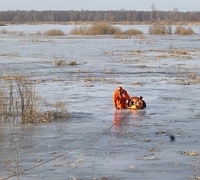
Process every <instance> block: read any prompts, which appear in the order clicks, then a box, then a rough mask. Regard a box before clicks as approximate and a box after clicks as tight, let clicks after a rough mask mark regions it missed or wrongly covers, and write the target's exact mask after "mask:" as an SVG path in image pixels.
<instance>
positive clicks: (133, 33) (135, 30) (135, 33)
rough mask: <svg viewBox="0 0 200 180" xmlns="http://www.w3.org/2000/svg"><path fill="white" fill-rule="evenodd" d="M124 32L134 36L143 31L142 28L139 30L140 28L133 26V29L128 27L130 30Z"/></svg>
mask: <svg viewBox="0 0 200 180" xmlns="http://www.w3.org/2000/svg"><path fill="white" fill-rule="evenodd" d="M124 34H127V35H129V36H132V35H142V34H143V32H142V31H140V30H138V29H134V28H132V29H128V30H126V31H124Z"/></svg>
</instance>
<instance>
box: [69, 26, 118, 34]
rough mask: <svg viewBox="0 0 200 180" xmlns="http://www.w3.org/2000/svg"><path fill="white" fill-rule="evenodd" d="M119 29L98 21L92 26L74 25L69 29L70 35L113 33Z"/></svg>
mask: <svg viewBox="0 0 200 180" xmlns="http://www.w3.org/2000/svg"><path fill="white" fill-rule="evenodd" d="M120 31H121V30H120V29H119V28H117V27H113V26H111V25H108V24H106V23H98V24H95V25H93V26H89V27H88V26H80V27H75V28H74V29H72V30H71V31H70V34H72V35H107V34H108V35H113V34H115V33H117V32H120Z"/></svg>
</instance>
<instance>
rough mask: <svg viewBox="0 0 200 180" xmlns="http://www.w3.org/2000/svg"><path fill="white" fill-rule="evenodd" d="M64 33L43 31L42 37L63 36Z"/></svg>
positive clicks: (54, 30) (57, 30)
mask: <svg viewBox="0 0 200 180" xmlns="http://www.w3.org/2000/svg"><path fill="white" fill-rule="evenodd" d="M64 35H65V33H64V32H63V31H61V30H60V29H51V30H48V31H44V36H64Z"/></svg>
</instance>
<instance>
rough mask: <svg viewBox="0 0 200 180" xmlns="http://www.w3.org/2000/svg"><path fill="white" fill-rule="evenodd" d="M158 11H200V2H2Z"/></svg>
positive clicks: (1, 4)
mask: <svg viewBox="0 0 200 180" xmlns="http://www.w3.org/2000/svg"><path fill="white" fill-rule="evenodd" d="M152 5H154V7H155V8H156V9H157V10H162V11H168V10H174V8H177V9H178V11H200V0H0V11H6V10H82V9H83V10H122V9H124V10H137V11H151V10H152Z"/></svg>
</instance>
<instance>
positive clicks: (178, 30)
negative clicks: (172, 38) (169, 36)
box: [174, 26, 194, 35]
mask: <svg viewBox="0 0 200 180" xmlns="http://www.w3.org/2000/svg"><path fill="white" fill-rule="evenodd" d="M174 34H180V35H191V34H194V31H193V30H192V29H191V28H190V27H189V28H185V27H183V26H176V29H175V30H174Z"/></svg>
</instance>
